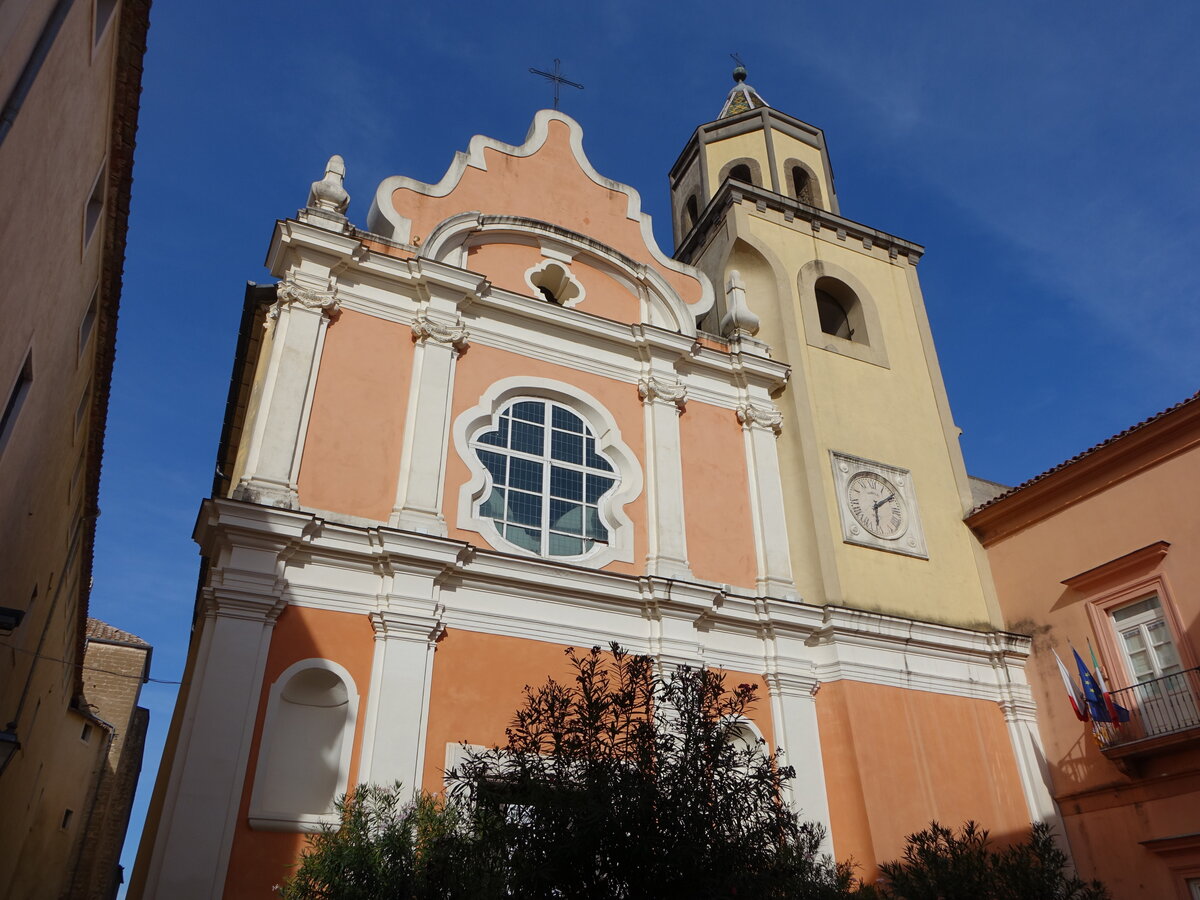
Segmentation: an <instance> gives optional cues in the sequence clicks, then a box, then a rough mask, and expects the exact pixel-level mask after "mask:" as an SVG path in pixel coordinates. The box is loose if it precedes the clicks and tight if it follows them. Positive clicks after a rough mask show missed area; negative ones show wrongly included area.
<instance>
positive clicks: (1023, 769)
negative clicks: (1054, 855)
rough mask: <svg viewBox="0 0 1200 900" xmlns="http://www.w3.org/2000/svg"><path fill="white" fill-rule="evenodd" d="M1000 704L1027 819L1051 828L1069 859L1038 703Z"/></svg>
mask: <svg viewBox="0 0 1200 900" xmlns="http://www.w3.org/2000/svg"><path fill="white" fill-rule="evenodd" d="M1010 674H1011V667H1010ZM1022 676H1023V673H1022ZM1008 693H1010V695H1013V694H1018V693H1019V694H1024V695H1028V693H1029V687H1028V685H1025V684H1015V685H1010V687H1009V691H1008ZM999 703H1000V710H1001V711H1002V712H1003V713H1004V724H1005V726H1006V727H1007V728H1008V737H1009V740H1011V741H1012V748H1013V755H1014V756H1015V757H1016V760H1017V774H1019V775H1020V776H1021V790H1022V791H1023V792H1024V794H1025V805H1026V806H1027V807H1028V808H1029V820H1030V821H1031V822H1045V823H1046V824H1048V825H1050V826H1052V827H1053V829H1054V838H1055V842H1056V843H1057V844H1058V846H1059V849H1061V850H1062V851H1063V853H1065V854H1067V858H1068V859H1070V858H1071V846H1070V844H1069V843H1068V842H1067V833H1066V829H1065V828H1064V827H1063V821H1062V816H1061V815H1060V814H1059V811H1058V805H1057V804H1056V803H1055V802H1054V796H1053V794H1052V793H1051V791H1050V784H1051V781H1050V768H1049V766H1048V764H1047V762H1046V753H1045V750H1044V749H1043V748H1042V737H1041V734H1040V733H1039V732H1038V726H1037V704H1036V703H1034V701H1033V698H1032V697H1030V696H1009V697H1008V698H1006V699H1004V700H1001V701H999Z"/></svg>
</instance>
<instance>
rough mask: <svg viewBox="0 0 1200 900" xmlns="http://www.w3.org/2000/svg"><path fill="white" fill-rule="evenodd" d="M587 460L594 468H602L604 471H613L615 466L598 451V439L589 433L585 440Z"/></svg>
mask: <svg viewBox="0 0 1200 900" xmlns="http://www.w3.org/2000/svg"><path fill="white" fill-rule="evenodd" d="M585 444H586V447H585V451H586V452H585V454H584V455H585V460H584V461H585V462H586V463H587V465H588V466H590V467H591V468H593V469H600V470H601V471H603V472H611V471H612V470H613V467H612V466H611V465H610V464H609V462H608V460H607V459H605V458H604V457H603V456H600V455H599V454H598V453H596V439H595V438H593V437H592V436H591V435H588V436H587V438H586V440H585Z"/></svg>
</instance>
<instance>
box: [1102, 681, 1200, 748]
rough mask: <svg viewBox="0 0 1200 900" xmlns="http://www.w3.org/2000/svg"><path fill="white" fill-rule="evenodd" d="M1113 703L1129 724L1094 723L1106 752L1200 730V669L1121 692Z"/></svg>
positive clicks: (1117, 693) (1116, 693)
mask: <svg viewBox="0 0 1200 900" xmlns="http://www.w3.org/2000/svg"><path fill="white" fill-rule="evenodd" d="M1112 699H1113V701H1114V702H1115V703H1117V704H1118V705H1120V706H1123V707H1125V708H1126V709H1127V710H1129V721H1128V722H1126V723H1124V724H1122V725H1120V727H1117V726H1115V725H1107V724H1105V723H1097V725H1096V735H1097V737H1098V738H1099V739H1100V744H1101V746H1103V747H1104V748H1106V749H1107V748H1110V747H1116V746H1119V745H1123V744H1129V743H1132V742H1133V741H1141V740H1146V739H1148V738H1157V737H1162V736H1164V735H1169V734H1174V733H1175V732H1180V731H1186V730H1188V729H1189V728H1200V667H1198V668H1195V669H1187V670H1185V671H1183V672H1176V673H1175V674H1174V675H1164V676H1163V677H1161V678H1152V679H1150V680H1149V681H1143V682H1141V683H1140V684H1135V685H1133V686H1132V687H1127V688H1121V690H1119V691H1113V692H1112Z"/></svg>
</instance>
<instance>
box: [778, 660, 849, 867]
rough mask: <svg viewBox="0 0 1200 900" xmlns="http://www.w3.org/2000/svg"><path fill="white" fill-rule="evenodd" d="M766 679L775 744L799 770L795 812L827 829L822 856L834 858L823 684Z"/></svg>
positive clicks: (793, 789) (799, 678) (793, 790)
mask: <svg viewBox="0 0 1200 900" xmlns="http://www.w3.org/2000/svg"><path fill="white" fill-rule="evenodd" d="M766 679H767V688H768V690H770V692H771V716H772V720H773V722H774V726H775V742H776V744H777V745H778V748H779V749H780V750H782V751H783V761H784V764H785V765H789V766H792V767H793V768H794V769H795V770H796V777H795V778H794V779H793V780H792V782H791V784H790V785H789V791H788V792H789V794H790V795H791V796H790V800H791V804H792V809H793V810H795V812H796V814H797V815H799V816H800V818H801V819H802V820H803V821H806V822H818V823H820V824H821V825H822V826H824V828H825V840H824V841H823V842H822V844H821V852H822V853H829V854H831V855H832V853H833V835H832V834H831V833H830V831H829V795H828V793H827V792H826V790H825V765H824V762H823V761H822V756H821V735H820V732H819V731H818V728H817V703H816V695H817V690H818V689H819V688H820V686H821V683H820V682H819V681H818V680H817V679H816V678H814V677H810V676H804V675H795V674H790V673H783V672H774V673H768V674H767V676H766Z"/></svg>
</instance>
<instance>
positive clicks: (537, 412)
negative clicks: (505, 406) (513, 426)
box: [512, 400, 546, 423]
mask: <svg viewBox="0 0 1200 900" xmlns="http://www.w3.org/2000/svg"><path fill="white" fill-rule="evenodd" d="M512 415H513V418H514V419H524V420H525V421H526V422H538V423H543V422H545V421H546V404H544V403H536V402H533V401H530V400H526V401H524V402H523V403H515V404H513V408H512Z"/></svg>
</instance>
